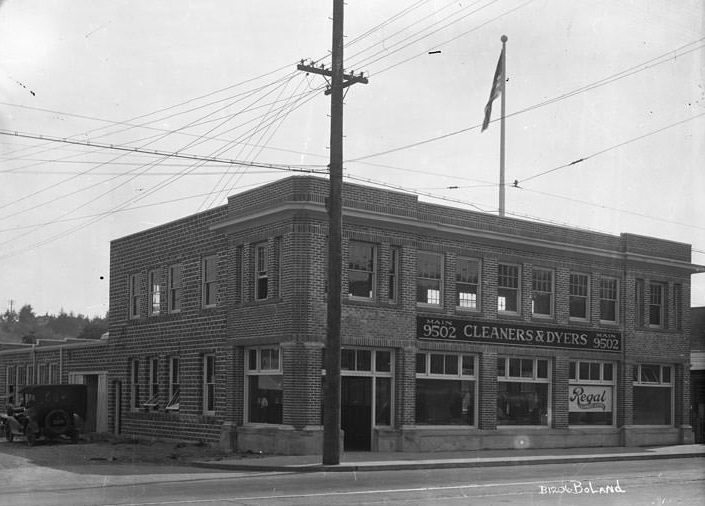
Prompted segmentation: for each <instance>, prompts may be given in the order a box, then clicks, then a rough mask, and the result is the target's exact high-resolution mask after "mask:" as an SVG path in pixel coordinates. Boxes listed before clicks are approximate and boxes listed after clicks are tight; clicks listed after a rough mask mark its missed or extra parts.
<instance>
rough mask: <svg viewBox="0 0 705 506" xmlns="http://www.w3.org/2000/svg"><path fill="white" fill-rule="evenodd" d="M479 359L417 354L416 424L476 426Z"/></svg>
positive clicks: (464, 356) (466, 356)
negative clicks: (476, 383)
mask: <svg viewBox="0 0 705 506" xmlns="http://www.w3.org/2000/svg"><path fill="white" fill-rule="evenodd" d="M475 380H476V378H475V357H474V356H472V355H457V354H443V353H417V354H416V423H417V424H418V425H475V410H476V408H475V404H476V395H475Z"/></svg>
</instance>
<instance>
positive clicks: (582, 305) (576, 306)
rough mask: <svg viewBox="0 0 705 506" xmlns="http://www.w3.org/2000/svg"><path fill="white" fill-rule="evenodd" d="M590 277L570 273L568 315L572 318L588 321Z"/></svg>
mask: <svg viewBox="0 0 705 506" xmlns="http://www.w3.org/2000/svg"><path fill="white" fill-rule="evenodd" d="M589 308H590V277H589V276H588V275H587V274H579V273H574V272H571V273H570V277H569V281H568V314H569V316H570V318H575V319H577V320H587V318H588V314H589V313H590V309H589Z"/></svg>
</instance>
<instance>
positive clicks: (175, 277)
mask: <svg viewBox="0 0 705 506" xmlns="http://www.w3.org/2000/svg"><path fill="white" fill-rule="evenodd" d="M168 297H169V312H170V313H178V312H179V311H181V264H175V265H172V266H171V267H169V295H168Z"/></svg>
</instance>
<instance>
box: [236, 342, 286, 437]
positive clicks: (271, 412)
mask: <svg viewBox="0 0 705 506" xmlns="http://www.w3.org/2000/svg"><path fill="white" fill-rule="evenodd" d="M246 357H247V367H246V368H245V376H246V380H247V381H246V383H247V396H246V406H247V417H246V420H247V421H248V422H250V423H271V424H280V423H282V397H283V395H282V393H283V386H282V385H283V375H282V368H281V361H280V358H279V348H252V349H249V350H247V355H246Z"/></svg>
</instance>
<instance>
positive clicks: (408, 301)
mask: <svg viewBox="0 0 705 506" xmlns="http://www.w3.org/2000/svg"><path fill="white" fill-rule="evenodd" d="M327 196H328V182H327V181H326V180H325V179H320V178H316V177H291V178H287V179H283V180H280V181H278V182H276V183H272V184H269V185H265V186H262V187H259V188H257V189H254V190H251V191H248V192H244V193H241V194H238V195H235V196H233V197H231V198H230V199H229V200H228V203H227V205H225V206H222V207H218V208H215V209H212V210H210V211H206V212H203V213H199V214H196V215H193V216H189V217H186V218H183V219H181V220H178V221H175V222H172V223H168V224H165V225H162V226H158V227H155V228H152V229H149V230H146V231H143V232H140V233H137V234H134V235H130V236H127V237H123V238H120V239H117V240H115V241H113V242H112V244H111V272H110V338H109V339H108V340H107V345H105V346H103V347H101V348H100V349H96V350H95V355H96V360H98V359H99V358H100V359H101V360H102V361H103V362H102V363H101V365H100V367H98V366H96V367H94V368H91V367H88V366H82V367H83V368H84V369H93V370H95V371H101V372H104V373H105V374H106V376H107V378H108V382H109V388H106V395H107V397H108V399H107V400H106V402H105V403H104V405H106V406H108V408H107V411H108V413H107V418H108V420H109V430H111V431H115V432H122V433H128V434H137V435H146V436H160V437H174V438H181V439H192V440H204V441H210V442H215V441H218V440H219V439H221V440H223V439H225V440H226V441H228V442H230V443H232V444H233V445H234V446H236V447H237V448H238V449H239V450H261V451H264V452H278V453H291V454H296V453H318V452H320V449H321V441H322V427H321V418H322V388H323V383H324V382H325V371H324V370H323V369H322V364H323V363H324V361H323V356H324V353H325V336H326V329H325V325H326V300H327V296H328V293H327V287H326V279H327V267H326V262H327V228H328V218H327V214H326V207H325V202H326V198H327ZM343 237H344V240H343V242H344V244H343V251H344V255H343V256H344V260H343V264H344V265H343V267H344V269H343V286H344V290H343V293H342V294H341V297H342V298H343V312H342V347H343V349H342V356H341V364H342V380H341V402H342V412H341V419H342V429H343V431H344V443H345V448H346V449H348V450H350V449H362V450H373V451H416V450H452V449H474V448H509V447H526V446H533V447H571V446H619V445H647V444H676V443H684V442H689V441H691V440H692V432H691V428H690V426H689V425H688V424H689V405H690V404H689V323H690V322H689V306H690V300H689V294H690V276H691V274H693V273H695V272H697V271H698V270H701V268H699V267H698V266H694V265H692V263H691V257H690V246H689V245H687V244H681V243H674V242H671V241H664V240H659V239H656V238H651V237H643V236H637V235H632V234H622V235H621V236H613V235H607V234H601V233H595V232H588V231H585V230H578V229H571V228H565V227H557V226H552V225H546V224H541V223H535V222H530V221H524V220H518V219H512V218H505V217H497V216H492V215H487V214H483V213H477V212H471V211H464V210H460V209H454V208H450V207H446V206H440V205H435V204H429V203H425V202H421V201H419V200H418V199H417V198H416V197H415V196H413V195H409V194H404V193H400V192H393V191H387V190H381V189H377V188H372V187H366V186H359V185H351V184H350V185H346V186H345V188H344V218H343ZM12 353H14V355H12ZM18 353H25V352H14V351H13V352H9V351H8V352H0V367H5V368H6V370H7V367H10V365H9V364H10V361H11V359H12V360H13V361H15V362H16V359H17V356H18ZM69 373H70V371H67V372H66V375H67V376H66V377H65V378H62V379H63V380H68V374H69ZM7 374H10V373H7Z"/></svg>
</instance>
